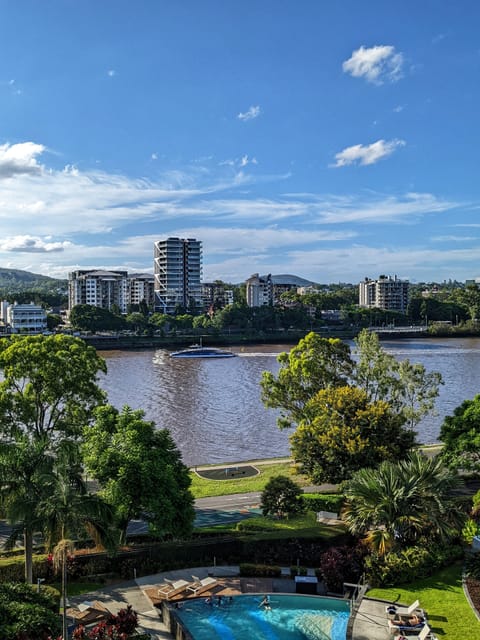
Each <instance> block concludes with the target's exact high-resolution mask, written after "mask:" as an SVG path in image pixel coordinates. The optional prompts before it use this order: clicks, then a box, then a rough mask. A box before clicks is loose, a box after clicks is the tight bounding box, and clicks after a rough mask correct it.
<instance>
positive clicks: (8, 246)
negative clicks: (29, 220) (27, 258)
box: [0, 236, 71, 253]
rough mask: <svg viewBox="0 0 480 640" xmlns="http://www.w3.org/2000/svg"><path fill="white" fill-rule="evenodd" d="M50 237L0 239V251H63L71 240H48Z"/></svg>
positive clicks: (69, 244)
mask: <svg viewBox="0 0 480 640" xmlns="http://www.w3.org/2000/svg"><path fill="white" fill-rule="evenodd" d="M50 239H51V238H45V239H42V238H39V237H34V236H12V237H10V238H2V239H1V240H0V251H13V252H20V253H51V252H57V251H64V250H65V249H67V248H69V247H70V246H71V242H49V241H48V240H50Z"/></svg>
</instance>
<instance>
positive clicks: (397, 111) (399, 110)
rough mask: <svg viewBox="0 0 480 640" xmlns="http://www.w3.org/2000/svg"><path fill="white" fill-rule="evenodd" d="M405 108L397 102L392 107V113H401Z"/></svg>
mask: <svg viewBox="0 0 480 640" xmlns="http://www.w3.org/2000/svg"><path fill="white" fill-rule="evenodd" d="M404 109H405V105H403V104H399V105H397V106H396V107H394V108H393V112H394V113H401V112H402V111H403V110H404Z"/></svg>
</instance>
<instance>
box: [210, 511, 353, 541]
mask: <svg viewBox="0 0 480 640" xmlns="http://www.w3.org/2000/svg"><path fill="white" fill-rule="evenodd" d="M210 530H211V531H215V532H218V531H225V532H226V533H227V532H232V533H233V534H235V535H238V536H239V537H242V536H244V535H245V536H248V538H249V539H250V540H251V539H252V538H258V539H259V540H268V539H269V538H274V539H275V540H278V539H281V538H291V537H292V535H293V534H294V535H295V536H298V537H299V538H322V539H324V540H329V539H331V538H335V537H336V536H338V535H341V534H342V533H345V531H346V529H345V526H344V525H343V524H340V525H327V524H322V523H320V522H317V519H316V514H315V513H314V512H312V511H311V512H308V513H305V514H302V515H299V516H296V517H292V518H288V519H285V520H273V519H271V518H263V517H255V518H247V519H245V520H242V521H241V522H240V523H238V528H237V524H233V525H231V524H230V525H218V526H215V527H211V528H205V527H202V529H201V531H202V533H206V532H208V531H210Z"/></svg>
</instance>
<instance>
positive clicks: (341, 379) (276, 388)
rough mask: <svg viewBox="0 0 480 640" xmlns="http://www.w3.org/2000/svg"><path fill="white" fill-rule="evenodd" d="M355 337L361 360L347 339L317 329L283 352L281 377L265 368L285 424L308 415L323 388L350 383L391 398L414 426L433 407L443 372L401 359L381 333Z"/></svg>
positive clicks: (267, 387) (270, 401) (264, 384)
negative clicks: (385, 343) (320, 333)
mask: <svg viewBox="0 0 480 640" xmlns="http://www.w3.org/2000/svg"><path fill="white" fill-rule="evenodd" d="M355 342H356V345H357V349H356V356H357V360H356V362H355V361H354V360H353V359H352V356H351V353H350V347H349V346H348V345H347V344H345V343H343V342H341V341H340V340H338V339H332V338H330V339H327V338H321V337H320V336H318V335H317V334H315V333H313V332H311V333H309V334H307V335H306V336H305V338H303V339H302V340H300V342H299V343H298V345H297V346H296V347H294V348H293V349H292V350H291V351H290V353H281V354H280V355H279V356H278V358H277V359H278V361H279V362H280V365H281V367H280V371H279V372H278V375H277V376H275V375H274V374H273V373H271V372H269V371H266V372H264V373H263V375H262V380H261V382H260V385H261V388H262V400H263V402H264V404H265V406H267V407H271V408H275V409H280V411H281V414H280V417H279V419H278V425H279V427H280V428H285V427H292V426H295V425H296V424H298V423H299V422H300V421H302V420H304V419H305V418H308V416H307V415H305V406H306V404H307V402H308V401H309V400H310V399H311V398H312V397H313V396H314V395H315V394H316V393H317V392H318V391H320V390H322V389H327V388H329V387H339V386H344V385H346V384H351V385H352V386H356V387H361V388H362V389H364V390H365V392H366V393H367V397H368V399H369V400H371V401H372V402H375V401H377V400H384V401H386V402H388V403H389V404H390V406H391V408H392V409H393V410H394V411H396V412H398V413H400V414H402V416H403V418H404V420H405V422H406V423H407V424H408V426H409V427H410V428H414V427H415V425H416V424H417V423H418V422H419V420H420V419H421V418H422V417H423V416H424V415H426V414H427V413H429V412H431V411H432V410H433V407H434V401H435V398H436V397H437V395H438V387H439V385H440V384H441V382H442V378H441V375H440V374H439V373H436V372H428V373H427V372H426V370H425V367H424V366H423V365H420V364H411V363H410V361H409V360H404V361H402V362H398V361H397V360H396V359H395V358H394V357H393V356H392V355H390V354H388V353H387V352H386V351H385V350H384V349H383V348H382V346H381V345H380V342H379V339H378V336H377V335H376V334H375V333H373V332H370V331H367V330H365V329H364V330H363V331H361V332H360V334H359V336H358V338H357V340H356V341H355Z"/></svg>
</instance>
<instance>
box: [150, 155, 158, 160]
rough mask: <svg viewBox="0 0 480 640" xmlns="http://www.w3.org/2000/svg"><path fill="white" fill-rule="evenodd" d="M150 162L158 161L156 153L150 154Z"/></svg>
mask: <svg viewBox="0 0 480 640" xmlns="http://www.w3.org/2000/svg"><path fill="white" fill-rule="evenodd" d="M150 158H151V160H158V154H156V153H152V155H151V156H150Z"/></svg>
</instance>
